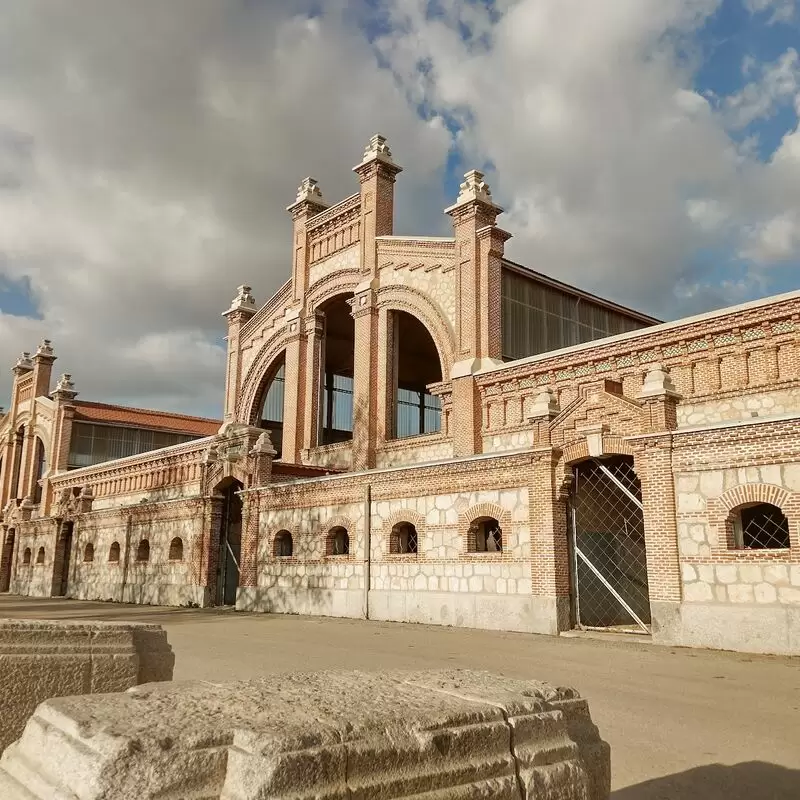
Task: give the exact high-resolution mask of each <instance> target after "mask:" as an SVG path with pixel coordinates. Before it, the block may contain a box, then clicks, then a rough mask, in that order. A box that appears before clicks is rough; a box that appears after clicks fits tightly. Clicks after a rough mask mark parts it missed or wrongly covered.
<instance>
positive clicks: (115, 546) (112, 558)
mask: <svg viewBox="0 0 800 800" xmlns="http://www.w3.org/2000/svg"><path fill="white" fill-rule="evenodd" d="M108 561H109V563H111V564H118V563H119V542H112V544H111V548H110V549H109V551H108Z"/></svg>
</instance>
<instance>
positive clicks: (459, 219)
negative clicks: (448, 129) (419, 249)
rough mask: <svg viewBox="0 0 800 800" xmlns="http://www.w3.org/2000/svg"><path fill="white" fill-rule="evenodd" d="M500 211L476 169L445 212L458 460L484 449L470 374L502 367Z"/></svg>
mask: <svg viewBox="0 0 800 800" xmlns="http://www.w3.org/2000/svg"><path fill="white" fill-rule="evenodd" d="M502 211H503V209H501V208H500V207H499V206H497V205H495V204H494V202H493V201H492V194H491V192H490V191H489V187H488V186H487V185H486V182H485V181H484V180H483V174H482V173H480V172H478V171H477V170H472V171H471V172H468V173H467V174H466V175H465V176H464V183H462V184H461V187H460V192H459V195H458V199H457V200H456V203H455V205H452V206H450V208H447V209H445V213H446V214H449V215H450V216H451V217H452V219H453V232H454V236H455V240H456V359H455V360H456V363H455V365H454V367H453V373H452V376H451V377H452V379H453V406H452V417H453V418H452V426H453V431H454V450H455V454H456V455H457V456H466V455H472V454H473V453H480V452H481V450H482V444H481V431H482V428H483V420H482V409H481V400H480V395H479V391H478V388H477V386H476V384H475V379H474V375H475V373H476V372H478V371H479V370H481V369H483V368H485V367H488V366H494V365H497V364H500V363H501V357H502V326H501V320H500V306H501V303H500V290H501V277H502V268H501V264H502V257H503V248H504V245H505V242H506V241H507V240H508V238H509V237H510V234H508V233H506V232H505V231H503V230H501V229H500V228H498V227H497V226H496V224H495V223H496V220H497V216H498V215H499V214H501V213H502Z"/></svg>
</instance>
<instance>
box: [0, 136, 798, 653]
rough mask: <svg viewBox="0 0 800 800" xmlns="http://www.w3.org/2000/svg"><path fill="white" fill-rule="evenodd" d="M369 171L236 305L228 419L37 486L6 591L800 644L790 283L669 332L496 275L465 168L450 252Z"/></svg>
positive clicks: (381, 154) (305, 202)
mask: <svg viewBox="0 0 800 800" xmlns="http://www.w3.org/2000/svg"><path fill="white" fill-rule="evenodd" d="M354 172H355V173H356V176H357V179H358V186H359V189H358V192H357V193H356V194H354V195H352V196H351V197H348V198H346V199H345V200H343V201H341V202H339V203H337V204H336V205H332V206H328V204H327V203H326V202H325V200H324V199H323V197H322V194H321V192H320V190H319V188H318V186H317V184H316V182H315V181H314V180H312V179H310V178H309V179H306V180H305V181H303V183H302V185H301V186H300V189H299V191H298V196H297V198H296V200H295V202H294V203H293V204H292V205H290V206H289V208H288V211H289V212H290V213H291V216H292V220H293V234H292V248H291V270H289V269H287V275H288V274H289V272H290V273H291V274H290V276H289V279H288V280H287V282H286V283H285V284H284V285H283V286H282V287H281V288H280V289H279V290H278V292H277V293H276V294H275V295H274V296H273V297H272V298H271V299H270V300H269V301H268V302H267V303H266V304H265V305H263V306H261V307H258V306H257V305H256V303H255V301H254V299H253V297H252V295H251V291H250V288H249V287H241V288H240V290H239V293H238V295H237V297H236V298H235V299H234V301H233V304H232V305H231V307H230V308H229V309H228V311H227V312H225V315H224V316H225V317H226V319H227V323H228V359H227V375H226V385H225V410H224V422H223V425H222V427H221V428H220V429H219V431H218V432H217V433H216V434H215V435H213V436H209V437H206V438H204V439H198V440H196V441H189V442H186V443H181V444H175V445H173V446H171V447H166V448H162V449H160V450H156V451H153V452H150V453H144V454H137V455H131V456H129V457H126V458H121V459H117V460H114V461H108V462H105V463H102V464H99V465H95V466H92V465H89V466H84V467H81V468H78V469H75V470H71V471H66V469H65V467H59V468H58V469H56V470H53V471H51V472H50V473H48V474H47V475H46V476H44V477H43V478H42V480H41V484H42V487H41V492H40V493H39V494H37V495H36V496H34V495H33V494H31V492H34V491H35V486H34V482H31V481H30V480H29V482H28V484H27V485H26V488H27V490H28V494H27V495H26V497H25V499H24V500H23V501H22V502H17V503H16V504H14V503H12V504H11V507H7V508H6V510H5V515H4V519H3V527H4V529H5V534H4V535H5V540H6V542H7V545H6V548H5V550H4V553H3V562H2V570H3V572H2V574H3V575H7V576H8V579H9V581H10V584H11V588H12V590H13V591H22V592H29V593H47V592H46V587H47V586H52V587H56V586H58V588H59V591H62V593H67V594H69V595H71V596H77V597H95V598H100V599H115V600H120V599H125V600H134V601H137V602H169V603H176V604H198V605H209V604H215V603H216V604H228V603H233V602H235V603H236V606H237V608H240V609H250V610H260V611H269V612H279V613H280V612H283V613H303V614H326V615H336V616H351V617H363V616H369V617H370V618H372V619H383V620H399V621H409V622H427V623H434V624H445V625H459V626H468V627H481V628H495V629H501V630H514V631H527V632H538V633H551V634H555V633H558V632H560V631H563V630H567V629H570V628H574V627H598V628H613V629H618V630H644V631H647V632H649V633H651V635H652V636H653V638H654V640H657V641H660V642H665V643H674V644H683V645H690V646H709V647H721V648H729V649H736V650H746V651H756V652H774V653H798V652H800V292H793V293H789V294H785V295H781V296H778V297H771V298H767V299H765V300H760V301H757V302H752V303H748V304H745V305H742V306H738V307H736V308H730V309H723V310H721V311H717V312H713V313H709V314H704V315H701V316H697V317H692V318H688V319H683V320H679V321H676V322H669V323H659V322H658V321H657V320H654V319H652V318H650V317H647V316H645V315H642V314H639V313H637V312H635V311H632V310H630V309H625V308H622V307H620V306H617V305H615V304H613V303H610V302H607V301H605V300H602V299H600V298H597V297H594V296H592V295H589V294H587V293H586V292H581V291H579V290H577V289H574V288H572V287H569V286H566V285H564V284H562V283H560V282H558V281H556V280H553V279H552V278H548V277H545V276H544V275H541V274H539V273H536V272H533V271H531V270H528V269H526V268H524V267H522V266H520V265H517V264H514V263H512V262H510V261H509V260H508V259H506V258H505V257H504V246H505V242H506V241H507V240H508V239H509V237H510V235H511V234H509V233H507V232H506V231H504V230H503V229H501V228H500V227H498V225H497V219H498V217H499V215H500V214H501V211H502V210H501V209H500V208H498V207H497V206H496V205H495V204H494V202H493V200H492V197H491V193H490V191H489V188H488V187H487V185H486V183H485V181H484V180H483V176H482V175H481V174H480V173H478V172H470V173H468V174H467V175H466V176H465V181H464V183H463V184H462V186H461V190H460V193H459V195H458V197H457V199H456V202H455V203H454V204H453V205H452V206H451V207H450V208H448V209H446V213H447V214H448V215H449V216H450V217H451V218H452V224H453V236H451V237H446V238H430V237H400V236H394V235H393V193H394V184H395V179H396V177H397V175H398V173H400V172H401V169H400V167H399V166H397V164H396V163H395V162H394V160H393V158H392V155H391V153H390V151H389V148H388V147H387V145H386V142H385V140H384V139H383V138H382V137H379V136H376V137H373V138H372V140H371V141H370V143H369V145H368V147H367V149H366V152H365V154H364V157H363V159H362V161H361V162H360V163H359V164H358V165H357V166H356V167H355V168H354ZM17 380H19V376H18V378H17ZM15 391H16V388H15ZM56 394H57V392H56V393H54V400H53V402H54V403H56V402H59V401H58V400H57V399H55V395H56ZM3 430H4V435H5V436H6V439H4V441H6V442H7V444H6V452H7V453H9V452H11V451H10V450H9V448H10V447H11V444H10V443H11V440H12V438H13V430H15V429H14V428H8V429H7V430H6V429H5V428H4V429H3ZM4 460H5V461H7V460H8V455H7V456H6V458H5V459H4ZM3 475H5V468H4V471H3ZM4 481H5V479H4ZM4 486H5V482H4ZM9 542H10V544H8V543H9ZM42 547H43V548H44V563H43V564H41V565H35V564H30V563H26V562H25V559H24V558H23V556H22V553H23V552H25V551H26V550H27V549H29V550H30V552H31V553H34V552H39V548H42ZM87 553H89V554H90V555H91V558H87ZM65 564H66V565H67V566H66V567H65ZM69 565H72V566H69ZM36 569H41V570H42V573H41V574H42V575H43V576H45V577H46V580H43V581H42V580H40V581H38V582H36V581H31V580H30V579H28V578H27V577H26V575H28V574H30V572H31V571H32V570H33V571H34V573H35V570H36ZM42 587H44V589H43V588H42ZM53 591H54V589H53Z"/></svg>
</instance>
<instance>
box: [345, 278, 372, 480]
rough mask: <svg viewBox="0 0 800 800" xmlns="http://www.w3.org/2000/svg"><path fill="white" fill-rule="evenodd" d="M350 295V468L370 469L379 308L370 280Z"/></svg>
mask: <svg viewBox="0 0 800 800" xmlns="http://www.w3.org/2000/svg"><path fill="white" fill-rule="evenodd" d="M359 289H360V291H358V290H357V291H356V294H355V296H354V297H353V300H352V301H351V302H352V306H353V312H352V313H353V318H354V320H355V337H354V338H355V350H354V354H353V357H354V366H353V469H354V470H363V469H372V468H373V467H374V466H375V449H376V437H377V427H378V425H377V418H378V403H377V398H378V308H377V305H376V302H375V290H374V288H373V284H372V282H367V283H366V284H362V286H361V287H359Z"/></svg>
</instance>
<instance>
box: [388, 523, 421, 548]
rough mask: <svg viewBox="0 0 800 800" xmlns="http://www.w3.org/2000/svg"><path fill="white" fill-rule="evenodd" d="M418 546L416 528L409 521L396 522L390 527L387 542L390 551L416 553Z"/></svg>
mask: <svg viewBox="0 0 800 800" xmlns="http://www.w3.org/2000/svg"><path fill="white" fill-rule="evenodd" d="M418 547H419V537H418V536H417V529H416V527H415V526H414V525H412V524H411V523H410V522H398V523H397V524H396V525H395V526H394V527H393V528H392V536H391V540H390V542H389V551H390V552H391V553H417V552H418Z"/></svg>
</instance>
